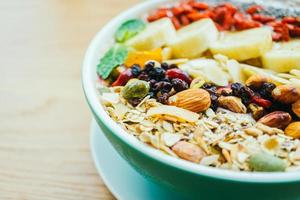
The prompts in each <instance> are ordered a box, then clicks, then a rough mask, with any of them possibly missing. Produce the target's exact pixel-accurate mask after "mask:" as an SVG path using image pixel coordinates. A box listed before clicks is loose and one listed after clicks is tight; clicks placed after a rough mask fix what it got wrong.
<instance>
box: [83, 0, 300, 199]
mask: <svg viewBox="0 0 300 200" xmlns="http://www.w3.org/2000/svg"><path fill="white" fill-rule="evenodd" d="M166 1H167V0H152V1H148V2H144V3H142V4H140V5H137V6H136V7H133V8H132V9H130V10H128V11H127V12H125V13H122V14H121V15H119V16H118V17H116V18H115V19H113V20H112V21H111V22H110V23H109V24H108V25H106V26H105V27H104V28H103V29H102V30H101V31H100V32H99V33H98V34H97V35H96V37H95V38H94V40H93V41H92V43H91V45H90V47H89V49H88V51H87V53H86V56H85V60H84V64H83V71H82V82H83V89H84V92H85V96H86V99H87V102H88V105H89V107H90V109H91V111H92V113H93V116H94V118H95V119H96V121H97V123H98V125H99V126H100V127H101V129H102V130H103V132H104V133H105V136H106V137H107V138H108V140H109V141H110V143H111V144H112V145H113V147H114V148H115V149H116V150H117V152H118V153H119V154H120V155H121V156H122V157H123V158H124V159H125V160H126V161H127V162H128V163H130V165H131V166H132V167H133V168H134V169H136V170H137V171H138V172H139V173H140V174H142V175H143V176H145V177H147V178H149V179H151V180H153V181H155V182H156V183H158V184H160V185H161V187H171V188H173V189H174V190H176V191H177V192H180V193H181V194H182V195H183V196H185V197H186V199H204V200H205V199H210V200H215V199H216V200H217V199H228V200H235V199H238V200H242V199H243V200H248V199H249V200H250V199H251V200H252V199H257V200H269V199H270V200H271V199H272V200H300V173H299V172H288V173H282V172H281V173H252V172H233V171H229V170H222V169H215V168H212V167H205V166H199V165H197V164H194V163H190V162H187V161H184V160H180V159H177V158H173V157H170V156H167V155H165V154H163V153H162V152H159V151H158V150H155V149H153V148H151V147H148V146H147V145H145V144H143V143H142V142H140V141H138V140H137V139H136V138H134V137H133V136H131V135H129V134H126V132H125V131H124V130H122V129H121V128H120V127H118V125H117V124H116V123H115V122H114V121H113V120H112V119H110V117H109V116H108V115H107V114H106V113H105V111H104V109H103V108H102V106H101V104H100V102H99V99H98V96H97V92H96V89H95V82H96V80H97V76H96V65H97V62H98V60H99V58H100V57H101V55H102V54H103V51H105V49H107V47H109V45H111V44H112V43H113V39H112V34H111V33H113V32H114V31H115V29H116V27H117V26H118V25H119V24H120V23H122V21H124V20H126V19H128V18H134V17H138V16H140V15H141V14H143V13H144V12H145V10H150V9H153V8H154V7H156V6H157V5H158V4H159V3H162V2H166Z"/></svg>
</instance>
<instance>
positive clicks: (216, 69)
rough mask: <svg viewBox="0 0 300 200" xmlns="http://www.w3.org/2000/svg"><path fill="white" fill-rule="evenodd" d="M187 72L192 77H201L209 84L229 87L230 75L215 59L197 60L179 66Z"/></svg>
mask: <svg viewBox="0 0 300 200" xmlns="http://www.w3.org/2000/svg"><path fill="white" fill-rule="evenodd" d="M179 67H180V69H182V70H184V71H187V72H188V74H190V75H191V76H192V77H194V78H196V77H200V78H202V79H204V80H205V81H207V82H212V83H214V84H216V85H219V86H226V85H228V79H229V77H228V76H229V75H228V74H227V73H226V72H225V71H223V70H222V69H221V67H220V66H219V63H218V62H217V61H215V60H213V59H205V58H200V59H195V60H191V61H189V62H187V63H185V64H183V65H180V66H179Z"/></svg>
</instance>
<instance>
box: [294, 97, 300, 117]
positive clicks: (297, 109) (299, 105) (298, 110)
mask: <svg viewBox="0 0 300 200" xmlns="http://www.w3.org/2000/svg"><path fill="white" fill-rule="evenodd" d="M292 111H293V112H294V113H295V114H296V115H297V116H298V117H300V100H298V101H296V102H295V103H293V105H292Z"/></svg>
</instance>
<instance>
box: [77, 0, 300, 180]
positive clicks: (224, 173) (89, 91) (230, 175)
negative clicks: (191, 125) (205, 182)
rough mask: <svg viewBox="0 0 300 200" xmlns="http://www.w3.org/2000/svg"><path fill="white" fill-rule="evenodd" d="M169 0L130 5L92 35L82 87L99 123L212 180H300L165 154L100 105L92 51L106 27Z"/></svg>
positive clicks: (159, 158)
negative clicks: (144, 140) (132, 132)
mask: <svg viewBox="0 0 300 200" xmlns="http://www.w3.org/2000/svg"><path fill="white" fill-rule="evenodd" d="M169 1H170V0H151V1H145V2H141V3H139V4H137V5H135V6H133V7H132V8H130V9H128V10H126V11H124V12H122V13H121V14H119V15H118V16H116V17H114V18H113V19H112V20H110V21H109V22H108V23H107V24H106V25H105V26H104V27H102V29H101V30H100V31H99V32H98V33H97V34H96V35H95V37H94V38H93V40H92V41H91V42H90V44H89V47H88V49H87V51H86V54H85V56H84V61H83V66H82V87H83V90H84V94H85V97H86V100H87V102H88V104H89V105H90V108H91V110H92V111H93V112H94V114H95V115H96V117H97V118H98V119H99V120H100V121H101V122H102V124H103V125H104V126H105V128H107V129H109V130H110V132H112V133H113V134H114V135H115V136H116V137H118V138H119V139H121V140H122V141H123V142H124V143H126V145H128V146H129V147H130V148H133V149H135V150H136V151H139V152H140V153H142V154H143V155H144V156H147V157H151V158H152V159H155V160H156V161H158V162H162V163H163V164H165V165H168V166H170V167H174V168H177V169H178V170H182V171H185V172H188V173H192V174H194V175H198V176H207V177H211V178H215V179H222V180H227V181H235V182H244V183H274V184H275V183H283V182H286V183H287V182H300V173H299V172H236V171H232V170H225V169H219V168H214V167H207V166H202V165H199V164H195V163H192V162H188V161H185V160H183V159H178V158H174V157H171V156H168V155H166V154H164V153H163V152H161V151H159V150H157V149H155V148H153V147H149V146H147V145H145V144H144V143H143V142H141V141H139V140H138V139H137V138H135V137H134V136H132V135H129V134H128V133H126V131H125V130H123V129H122V128H121V127H120V126H119V125H118V124H117V123H116V122H115V121H114V120H113V119H112V118H110V116H109V115H108V114H107V113H106V112H105V110H104V108H103V107H102V105H101V103H100V101H99V98H98V96H97V92H96V89H95V82H96V81H95V79H94V78H93V76H92V74H93V73H96V70H95V66H93V65H92V63H93V59H94V57H93V52H95V50H96V48H97V46H98V45H99V43H101V41H102V37H103V35H104V33H105V32H106V31H107V30H110V29H112V28H113V27H114V26H116V25H118V24H120V23H121V22H122V21H124V19H128V18H130V16H131V15H132V13H139V14H141V13H142V11H143V10H145V9H147V8H148V7H150V6H153V5H156V4H159V3H164V2H169Z"/></svg>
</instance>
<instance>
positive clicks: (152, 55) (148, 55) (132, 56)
mask: <svg viewBox="0 0 300 200" xmlns="http://www.w3.org/2000/svg"><path fill="white" fill-rule="evenodd" d="M149 60H155V61H157V62H161V61H162V49H161V48H158V49H154V50H152V51H131V52H129V53H128V57H127V59H126V60H125V62H124V64H125V65H126V66H127V67H130V66H132V65H133V64H138V65H140V66H141V67H143V66H144V64H145V63H146V62H147V61H149Z"/></svg>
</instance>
